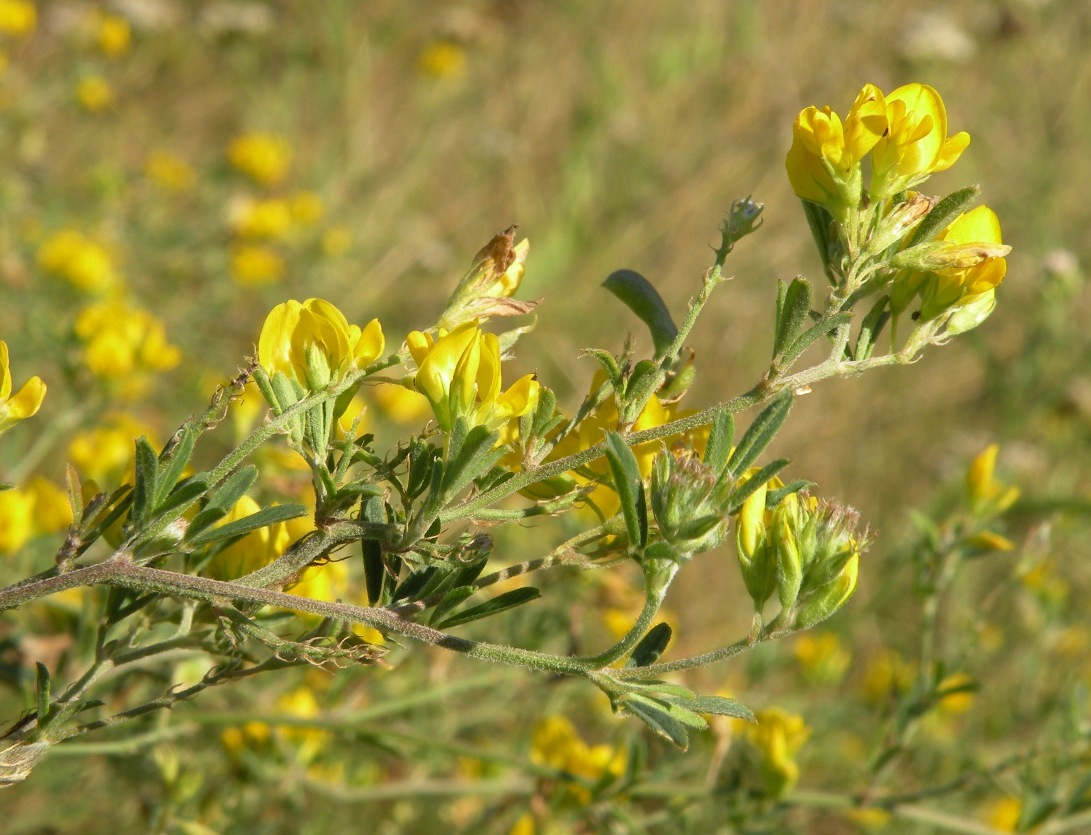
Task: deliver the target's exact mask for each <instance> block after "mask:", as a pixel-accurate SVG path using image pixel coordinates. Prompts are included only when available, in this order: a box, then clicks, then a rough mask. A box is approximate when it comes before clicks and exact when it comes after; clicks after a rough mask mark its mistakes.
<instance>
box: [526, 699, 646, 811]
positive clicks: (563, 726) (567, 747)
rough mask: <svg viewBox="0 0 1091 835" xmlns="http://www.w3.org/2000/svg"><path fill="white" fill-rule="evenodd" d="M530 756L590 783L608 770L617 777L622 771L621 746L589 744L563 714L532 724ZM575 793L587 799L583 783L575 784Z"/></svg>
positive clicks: (584, 799)
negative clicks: (579, 785)
mask: <svg viewBox="0 0 1091 835" xmlns="http://www.w3.org/2000/svg"><path fill="white" fill-rule="evenodd" d="M530 759H531V761H532V762H535V763H538V764H539V765H546V766H549V767H551V768H555V769H557V770H558V771H563V772H565V773H566V774H571V775H573V776H575V777H579V778H582V779H583V780H585V781H587V782H588V783H591V784H594V783H598V782H599V781H600V780H601V779H602V778H603V777H604V776H606V775H607V774H612V775H614V776H615V777H620V776H621V775H622V774H624V773H625V752H624V750H621V749H618V748H614V747H613V746H612V745H594V746H592V745H588V744H587V743H586V742H584V741H583V739H581V738H580V735H579V733H577V731H576V729H575V728H574V727H573V726H572V723H571V722H569V721H568V719H566V718H565V717H564V716H547V717H546V718H545V719H542V720H541V721H540V722H538V724H537V725H535V726H534V733H533V736H532V737H531V749H530ZM574 793H575V794H576V796H577V797H578V798H579V799H581V800H582V801H583V802H587V801H588V800H589V799H590V794H589V793H588V791H587V790H586V789H585V788H583V787H576V788H575V792H574Z"/></svg>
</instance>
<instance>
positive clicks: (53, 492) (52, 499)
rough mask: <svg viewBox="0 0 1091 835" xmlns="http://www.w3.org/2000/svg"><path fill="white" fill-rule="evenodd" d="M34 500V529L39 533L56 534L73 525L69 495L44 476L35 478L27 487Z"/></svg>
mask: <svg viewBox="0 0 1091 835" xmlns="http://www.w3.org/2000/svg"><path fill="white" fill-rule="evenodd" d="M26 491H27V493H28V494H29V495H30V496H32V497H33V499H34V527H35V530H37V531H38V532H39V533H56V532H57V531H63V530H65V529H67V528H68V526H69V525H71V524H72V505H71V504H69V502H68V493H67V492H65V491H64V490H62V489H61V488H60V487H58V486H57V485H56V484H54V483H53V482H52V481H50V480H49V479H47V478H44V477H43V476H40V475H36V476H33V477H32V478H31V479H30V481H28V482H27V486H26Z"/></svg>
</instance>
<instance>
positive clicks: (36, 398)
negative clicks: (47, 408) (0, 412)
mask: <svg viewBox="0 0 1091 835" xmlns="http://www.w3.org/2000/svg"><path fill="white" fill-rule="evenodd" d="M43 400H45V383H43V382H42V378H41V377H31V378H30V379H29V380H27V381H26V382H25V383H23V387H22V388H21V389H19V392H18V394H16V395H15V396H14V397H12V398H11V399H9V400H8V402H7V408H8V416H9V417H11V418H14V419H15V420H23V418H28V417H30V416H31V415H34V414H37V412H38V409H39V408H41V405H42V401H43Z"/></svg>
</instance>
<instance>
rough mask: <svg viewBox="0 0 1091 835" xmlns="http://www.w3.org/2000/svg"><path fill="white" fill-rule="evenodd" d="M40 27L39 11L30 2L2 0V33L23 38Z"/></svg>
mask: <svg viewBox="0 0 1091 835" xmlns="http://www.w3.org/2000/svg"><path fill="white" fill-rule="evenodd" d="M37 26H38V10H37V9H36V8H35V6H34V4H33V3H32V2H30V0H0V33H2V34H5V35H11V36H12V37H16V38H22V37H25V36H26V35H29V34H30V33H31V32H33V31H34V29H35V28H36V27H37Z"/></svg>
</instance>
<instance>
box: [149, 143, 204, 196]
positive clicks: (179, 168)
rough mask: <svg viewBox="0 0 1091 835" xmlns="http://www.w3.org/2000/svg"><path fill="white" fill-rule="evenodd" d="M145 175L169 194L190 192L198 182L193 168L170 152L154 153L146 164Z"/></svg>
mask: <svg viewBox="0 0 1091 835" xmlns="http://www.w3.org/2000/svg"><path fill="white" fill-rule="evenodd" d="M144 174H145V175H146V176H147V178H148V179H149V180H151V181H152V182H153V183H155V184H156V185H157V186H158V187H159V188H161V189H163V190H164V191H168V192H182V191H189V189H191V188H193V185H194V183H195V182H196V181H197V176H196V174H194V173H193V168H191V167H190V165H189V163H187V162H186V161H185V160H184V159H182V158H181V157H180V156H178V155H177V154H175V153H171V152H170V151H152V152H151V153H150V154H148V158H147V160H146V161H145V163H144Z"/></svg>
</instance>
